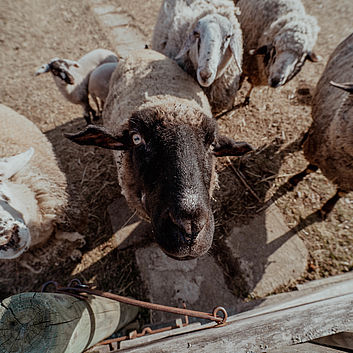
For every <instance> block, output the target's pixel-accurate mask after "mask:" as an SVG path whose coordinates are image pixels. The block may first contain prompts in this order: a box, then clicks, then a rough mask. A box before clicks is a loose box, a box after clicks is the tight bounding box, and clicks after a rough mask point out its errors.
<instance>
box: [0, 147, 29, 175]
mask: <svg viewBox="0 0 353 353" xmlns="http://www.w3.org/2000/svg"><path fill="white" fill-rule="evenodd" d="M33 154H34V149H33V148H32V147H31V148H29V149H28V150H27V151H26V152H23V153H19V154H17V155H15V156H12V157H7V158H0V178H4V179H10V178H11V177H12V176H13V175H15V174H16V173H17V172H19V171H20V170H21V169H23V168H24V167H25V166H26V165H27V164H28V162H29V161H30V159H31V158H32V156H33Z"/></svg>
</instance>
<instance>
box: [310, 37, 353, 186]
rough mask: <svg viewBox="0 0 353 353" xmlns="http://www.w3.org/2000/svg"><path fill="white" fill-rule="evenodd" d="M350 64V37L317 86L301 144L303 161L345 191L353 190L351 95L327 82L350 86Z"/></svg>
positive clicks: (352, 41)
mask: <svg viewBox="0 0 353 353" xmlns="http://www.w3.org/2000/svg"><path fill="white" fill-rule="evenodd" d="M352 62H353V34H351V35H350V36H349V37H347V38H346V39H345V40H344V41H343V42H342V43H340V44H339V46H338V47H337V48H336V49H335V51H334V52H333V53H332V54H331V56H330V58H329V60H328V62H327V65H326V67H325V70H324V72H323V74H322V76H321V78H320V80H319V82H318V84H317V86H316V90H315V93H314V97H313V105H312V118H313V123H312V125H311V127H310V129H309V135H308V139H307V140H306V141H305V144H304V154H305V157H306V158H307V159H308V160H309V161H310V162H311V163H312V164H314V165H317V166H318V167H319V168H320V169H321V171H322V172H323V174H324V175H325V176H326V177H327V178H328V179H330V180H331V181H332V182H334V183H335V184H337V185H338V186H339V187H340V188H341V189H343V190H345V191H351V190H353V168H352V166H353V119H352V116H353V94H352V93H348V92H345V91H344V90H342V89H339V88H336V87H333V86H332V85H330V81H334V82H338V83H342V82H353V69H352Z"/></svg>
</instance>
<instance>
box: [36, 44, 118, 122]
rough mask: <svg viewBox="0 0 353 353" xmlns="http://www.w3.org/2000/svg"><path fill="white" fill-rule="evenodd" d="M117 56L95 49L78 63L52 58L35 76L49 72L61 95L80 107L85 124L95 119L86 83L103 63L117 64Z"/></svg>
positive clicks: (110, 52)
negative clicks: (82, 110)
mask: <svg viewBox="0 0 353 353" xmlns="http://www.w3.org/2000/svg"><path fill="white" fill-rule="evenodd" d="M117 62H118V58H117V56H116V55H115V54H114V53H113V52H112V51H110V50H106V49H95V50H92V51H90V52H89V53H87V54H85V55H84V56H83V57H82V58H81V59H79V60H78V61H73V60H68V59H60V58H53V59H52V60H50V62H49V63H48V64H44V65H42V66H41V67H40V68H39V69H38V70H37V71H36V76H37V75H40V74H43V73H46V72H51V73H52V75H53V79H54V81H55V83H56V85H57V87H58V88H59V90H60V92H61V93H62V95H63V96H64V97H65V98H66V99H67V100H68V101H70V102H71V103H74V104H79V105H82V106H83V108H84V114H83V117H84V118H85V120H86V122H87V124H90V123H91V116H90V115H92V117H93V119H96V118H97V116H96V112H95V111H94V110H93V109H92V107H91V106H90V104H89V97H88V81H89V77H90V74H91V72H92V71H93V70H94V69H95V68H97V67H98V66H99V65H102V64H104V63H117Z"/></svg>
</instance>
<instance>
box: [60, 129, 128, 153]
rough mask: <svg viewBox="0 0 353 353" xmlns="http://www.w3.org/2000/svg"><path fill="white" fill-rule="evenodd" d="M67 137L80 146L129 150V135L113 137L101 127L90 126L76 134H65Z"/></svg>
mask: <svg viewBox="0 0 353 353" xmlns="http://www.w3.org/2000/svg"><path fill="white" fill-rule="evenodd" d="M64 136H65V137H67V138H68V139H70V140H71V141H73V142H75V143H77V144H79V145H90V146H98V147H102V148H106V149H109V150H127V149H128V148H129V144H128V138H127V134H124V135H123V136H121V137H119V136H113V135H112V134H110V133H109V132H108V131H107V130H106V129H104V128H103V127H100V126H95V125H88V126H87V127H86V128H85V129H84V130H82V131H80V132H78V133H76V134H64Z"/></svg>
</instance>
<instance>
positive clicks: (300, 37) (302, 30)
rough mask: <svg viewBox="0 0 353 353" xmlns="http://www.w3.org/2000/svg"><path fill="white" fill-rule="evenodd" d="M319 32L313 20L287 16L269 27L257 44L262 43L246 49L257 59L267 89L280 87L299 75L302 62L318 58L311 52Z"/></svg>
mask: <svg viewBox="0 0 353 353" xmlns="http://www.w3.org/2000/svg"><path fill="white" fill-rule="evenodd" d="M319 30H320V28H319V26H318V24H317V21H316V19H315V18H314V17H312V16H308V15H305V16H304V17H303V18H302V19H298V18H297V17H296V16H294V15H293V14H288V15H286V16H282V17H280V18H279V19H278V20H277V21H275V22H274V23H273V24H271V26H270V28H269V30H268V31H267V32H265V33H264V35H263V37H262V38H261V40H260V41H259V42H260V43H263V44H261V45H260V46H259V47H258V48H256V49H253V50H250V55H257V56H258V57H257V61H258V65H259V67H260V68H262V70H263V71H264V74H265V76H266V77H267V83H268V85H269V86H271V87H273V88H276V87H280V86H283V85H284V84H286V83H287V82H288V81H290V80H291V79H292V78H293V77H295V76H296V75H297V74H298V73H299V72H300V70H301V68H302V67H303V65H304V63H305V61H306V60H310V61H312V62H317V61H319V60H320V59H321V57H319V56H318V55H316V54H315V53H314V52H313V51H312V50H313V47H314V45H315V42H316V40H317V35H318V32H319Z"/></svg>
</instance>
